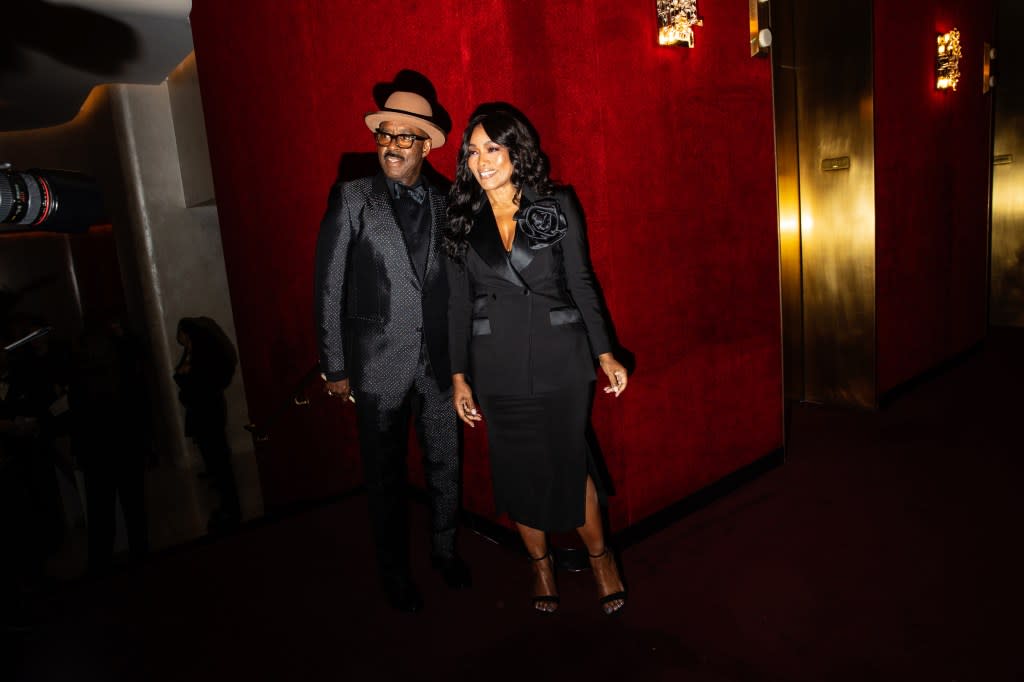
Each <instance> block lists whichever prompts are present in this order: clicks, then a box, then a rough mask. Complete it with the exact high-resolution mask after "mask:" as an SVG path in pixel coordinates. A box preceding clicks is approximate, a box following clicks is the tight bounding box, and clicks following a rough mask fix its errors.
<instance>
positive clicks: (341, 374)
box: [324, 369, 348, 381]
mask: <svg viewBox="0 0 1024 682" xmlns="http://www.w3.org/2000/svg"><path fill="white" fill-rule="evenodd" d="M324 377H325V378H326V379H327V381H341V380H342V379H348V372H346V371H345V370H343V369H342V370H338V371H337V372H324Z"/></svg>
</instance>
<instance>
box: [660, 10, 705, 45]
mask: <svg viewBox="0 0 1024 682" xmlns="http://www.w3.org/2000/svg"><path fill="white" fill-rule="evenodd" d="M657 2H658V44H659V45H679V46H681V47H693V27H694V26H703V25H704V20H703V19H701V18H700V17H699V16H697V0H657Z"/></svg>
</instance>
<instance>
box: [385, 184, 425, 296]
mask: <svg viewBox="0 0 1024 682" xmlns="http://www.w3.org/2000/svg"><path fill="white" fill-rule="evenodd" d="M369 203H370V209H371V210H372V211H373V220H372V225H373V229H374V230H376V231H379V232H381V233H382V235H385V234H386V233H388V232H390V233H391V234H390V236H391V238H392V239H394V238H395V236H394V235H395V234H396V233H397V235H398V243H400V244H401V245H402V251H403V252H405V262H406V263H407V264H408V265H409V271H410V272H411V273H412V278H413V279H414V280H416V282H417V283H418V284H420V285H422V284H423V283H422V282H421V281H420V276H419V274H418V273H417V272H416V267H415V266H414V265H413V264H412V255H411V254H410V253H409V244H408V243H407V242H406V241H405V230H403V229H402V226H401V225H399V224H398V218H397V217H396V216H395V205H394V203H392V201H391V194H390V193H389V192H388V183H387V182H386V181H385V180H384V176H383V175H377V176H375V177H374V178H373V194H372V195H371V196H370V202H369ZM431 229H433V228H431ZM424 272H426V271H425V270H424Z"/></svg>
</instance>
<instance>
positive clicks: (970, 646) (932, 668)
mask: <svg viewBox="0 0 1024 682" xmlns="http://www.w3.org/2000/svg"><path fill="white" fill-rule="evenodd" d="M1022 390H1024V330H995V331H993V333H992V334H991V335H990V338H989V340H988V341H987V342H986V344H985V345H984V347H983V348H982V349H981V350H980V351H978V352H976V353H974V354H972V355H970V356H968V357H967V358H966V359H964V360H963V361H962V362H960V363H958V364H957V365H955V366H954V367H952V368H950V369H948V370H947V371H945V372H944V373H942V374H941V375H939V376H938V377H936V378H934V379H931V380H929V381H926V382H922V383H920V384H919V385H917V386H915V387H913V388H911V389H909V390H907V391H905V392H903V393H902V394H901V395H900V396H898V397H896V398H894V399H893V401H892V402H891V403H890V404H889V405H888V406H887V407H886V408H885V409H884V410H882V411H879V412H859V411H853V410H841V409H831V408H822V407H814V406H806V405H805V406H799V407H796V408H795V409H794V410H793V413H792V415H791V420H790V425H789V439H790V440H789V445H788V448H787V461H786V464H785V465H784V466H782V467H779V468H776V469H774V470H772V471H769V472H768V473H766V474H764V475H762V476H760V477H759V478H757V479H756V480H755V481H753V482H752V483H750V484H748V485H746V486H744V487H743V488H741V489H739V490H738V491H736V492H733V493H732V494H730V495H728V496H727V497H724V498H722V499H719V500H718V501H716V502H714V503H712V504H710V505H708V506H706V507H704V508H702V509H700V510H699V511H697V512H695V513H693V514H691V515H689V516H687V517H686V518H685V519H683V520H682V521H680V522H678V523H676V524H675V525H673V526H671V527H669V528H666V529H665V530H664V531H661V532H659V533H657V534H656V535H654V536H652V537H650V538H648V539H647V540H645V541H643V542H641V543H639V544H638V545H636V546H633V547H631V548H629V549H628V550H627V551H625V552H624V553H623V562H624V570H625V575H626V578H627V580H628V582H629V586H630V588H631V593H630V600H629V604H628V606H627V608H626V611H625V612H624V613H623V614H622V616H621V617H618V618H613V619H609V618H605V617H604V616H603V615H601V613H600V611H599V608H598V605H597V601H596V594H595V590H594V586H593V583H592V577H591V576H590V575H589V574H588V573H578V574H568V573H564V574H561V575H560V581H561V589H562V604H563V605H562V609H561V610H560V611H559V612H558V613H557V614H556V615H554V616H552V617H543V616H539V615H536V614H534V613H532V612H531V610H530V607H529V599H528V586H529V583H528V579H527V575H528V573H527V571H528V567H527V565H526V563H525V560H524V559H522V558H521V556H520V555H519V554H518V553H517V552H516V551H513V550H510V549H509V548H506V547H501V546H498V545H495V544H492V543H490V542H488V541H486V540H485V539H483V538H481V537H479V536H475V535H473V534H471V533H464V534H463V536H462V548H463V553H464V555H465V556H466V558H467V560H468V561H469V562H470V563H471V566H472V568H473V571H474V578H475V585H474V587H473V588H472V589H471V590H469V591H465V592H456V593H452V592H448V591H447V590H446V588H445V587H444V586H443V584H442V583H441V581H440V578H439V577H438V576H437V575H436V574H434V573H433V572H432V571H431V570H430V568H429V564H428V561H427V559H426V556H427V545H426V543H427V533H426V532H425V525H426V519H425V514H424V510H423V509H422V508H421V507H419V506H415V514H416V521H417V523H418V524H419V526H420V529H422V532H417V533H415V535H414V553H415V556H416V557H417V565H416V569H417V571H418V580H419V583H420V587H421V589H422V590H423V592H424V596H425V600H426V604H427V606H426V609H425V610H424V611H423V612H422V613H420V614H416V615H404V614H398V613H394V612H392V611H391V610H390V609H389V608H388V607H387V606H385V605H383V602H382V600H381V598H380V595H379V593H378V591H377V585H376V581H375V578H374V573H373V562H372V560H371V559H372V557H371V556H370V555H369V536H368V532H367V528H366V527H367V521H366V512H365V509H364V508H365V500H364V498H362V497H354V498H352V499H348V500H345V501H343V502H339V503H336V504H332V505H329V506H326V507H323V508H320V509H317V510H314V511H309V512H305V513H302V514H300V515H297V516H293V517H291V518H288V519H287V520H284V521H281V522H279V523H275V524H272V525H266V526H263V527H257V528H253V529H250V530H247V531H244V532H241V533H239V534H238V535H235V536H233V537H230V538H224V539H220V540H217V541H214V542H206V543H201V544H197V545H193V546H190V547H187V548H183V549H179V550H175V551H171V552H167V553H164V554H161V555H158V556H155V557H153V558H152V559H151V560H150V561H149V562H148V563H147V564H146V565H145V566H144V567H143V568H141V569H137V570H131V571H126V572H122V573H120V574H118V575H114V576H111V577H109V578H106V579H103V580H99V581H91V582H82V583H79V584H76V585H72V586H67V587H64V588H62V589H59V590H57V591H55V592H54V594H53V595H52V596H50V597H49V598H48V599H46V600H44V601H42V602H41V603H40V604H38V605H37V608H36V613H35V619H36V621H37V625H35V627H33V628H32V629H31V630H29V631H27V632H24V633H21V634H17V635H13V637H16V638H17V639H16V641H14V640H11V639H10V637H11V636H12V635H7V637H8V645H9V646H13V647H14V648H15V650H16V651H18V652H19V654H20V655H19V658H20V662H19V663H18V670H17V671H16V672H15V674H14V676H13V679H16V680H58V681H61V682H64V681H67V682H79V681H84V680H104V681H108V680H143V681H149V680H154V681H155V680H174V681H177V680H182V681H185V680H189V681H195V680H223V679H231V680H235V679H237V680H286V681H291V680H347V679H351V680H362V679H369V680H485V681H486V680H572V681H576V680H581V681H591V680H617V679H621V680H641V681H646V680H695V681H696V680H752V681H753V680H758V681H760V680H858V681H864V680H986V681H991V680H1015V679H1024V662H1022V660H1021V649H1019V648H1018V647H1020V646H1021V644H1020V640H1021V636H1022V635H1024V626H1022V625H1021V618H1020V612H1021V607H1022V606H1024V598H1022V597H1024V590H1022V588H1021V575H1022V569H1024V561H1022V560H1021V558H1020V552H1019V550H1018V545H1019V543H1020V542H1021V529H1020V525H1021V519H1022V518H1024V514H1022V511H1024V510H1022V506H1024V505H1022V499H1024V498H1022V496H1021V494H1020V493H1019V491H1018V490H1017V487H1018V486H1019V485H1020V482H1021V479H1022V476H1021V474H1022V473H1024V465H1022V454H1024V448H1022V446H1021V436H1020V434H1021V429H1022V423H1024V411H1022V409H1021V408H1022V405H1024V400H1022V399H1021V397H1020V396H1021V393H1022ZM4 679H11V678H6V676H4Z"/></svg>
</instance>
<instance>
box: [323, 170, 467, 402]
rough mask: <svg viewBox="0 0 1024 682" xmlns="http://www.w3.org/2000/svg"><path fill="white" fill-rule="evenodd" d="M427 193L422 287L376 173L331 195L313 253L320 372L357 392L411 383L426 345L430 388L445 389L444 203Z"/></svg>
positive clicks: (343, 184)
mask: <svg viewBox="0 0 1024 682" xmlns="http://www.w3.org/2000/svg"><path fill="white" fill-rule="evenodd" d="M427 186H428V200H429V202H430V209H431V226H430V246H429V249H428V252H427V265H426V268H425V270H424V276H423V281H420V278H419V277H418V275H417V273H416V268H415V267H414V266H413V264H412V260H411V259H410V257H409V250H408V248H407V247H406V243H405V234H404V233H403V231H402V228H401V226H400V225H399V224H398V220H397V218H396V217H395V212H394V208H393V205H392V201H391V196H390V194H389V192H388V188H387V182H386V181H385V179H384V175H383V174H377V175H376V176H374V177H372V178H361V179H359V180H353V181H350V182H338V183H336V184H335V185H334V187H332V188H331V193H330V196H329V198H328V202H327V211H326V213H325V214H324V218H323V221H321V224H320V236H319V238H318V239H317V246H316V267H315V275H314V280H315V293H314V306H315V315H316V324H317V336H318V340H319V346H320V369H321V371H322V372H323V373H324V374H325V375H326V376H327V378H328V380H330V381H339V380H341V379H345V378H348V379H349V381H350V384H351V386H352V389H353V390H354V391H355V392H356V393H357V394H358V393H360V392H362V393H373V394H377V395H382V394H385V393H393V392H395V391H402V390H405V389H407V388H408V387H409V386H411V385H412V381H413V379H414V378H415V376H416V373H417V367H418V363H419V358H420V348H421V343H422V342H423V341H426V348H427V352H428V354H429V358H430V366H431V369H432V372H433V375H434V378H435V380H436V381H437V384H438V388H439V389H440V390H441V391H445V390H447V389H448V387H449V386H450V385H451V371H450V369H449V368H450V364H449V358H448V280H447V277H446V275H445V264H444V259H445V255H444V247H443V245H442V232H443V228H444V226H445V224H446V221H447V217H446V212H445V209H446V206H447V197H446V196H445V195H444V194H442V193H440V192H439V191H438V190H437V189H436V188H434V187H432V186H430V184H429V183H427Z"/></svg>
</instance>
